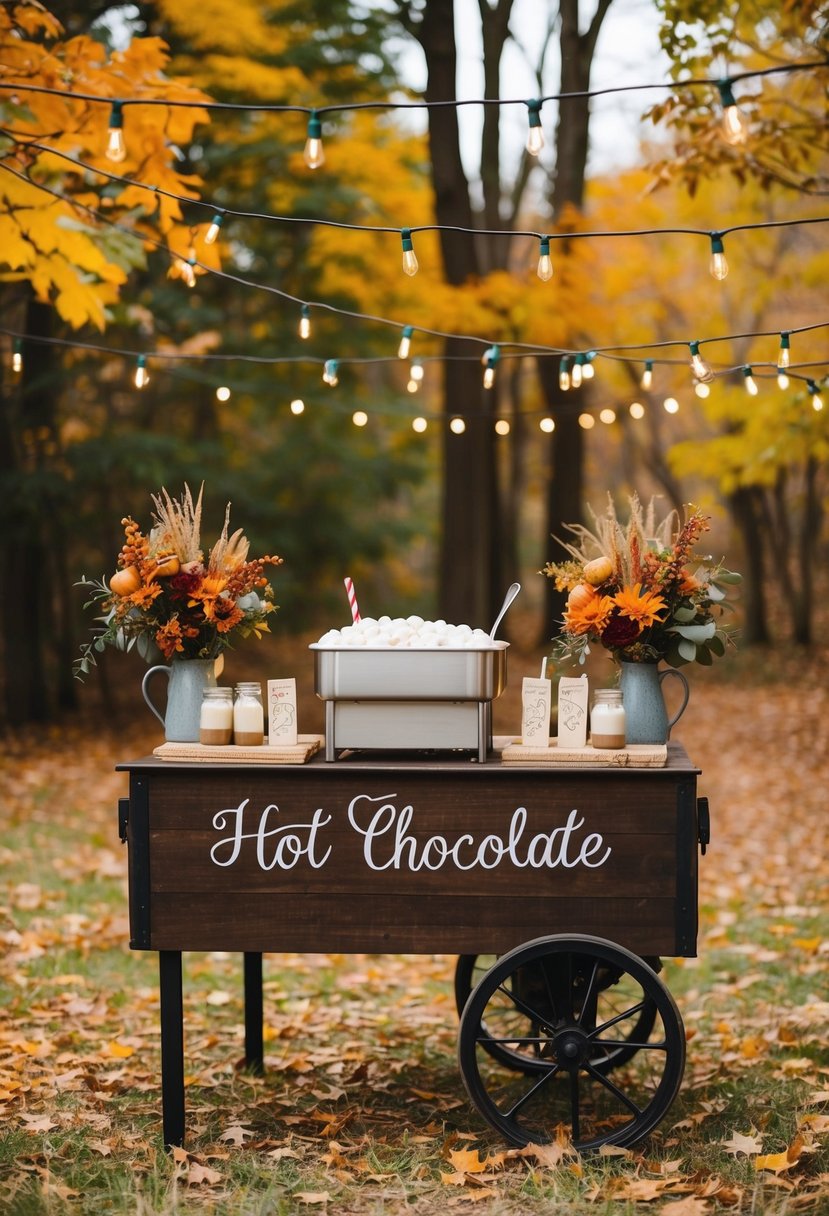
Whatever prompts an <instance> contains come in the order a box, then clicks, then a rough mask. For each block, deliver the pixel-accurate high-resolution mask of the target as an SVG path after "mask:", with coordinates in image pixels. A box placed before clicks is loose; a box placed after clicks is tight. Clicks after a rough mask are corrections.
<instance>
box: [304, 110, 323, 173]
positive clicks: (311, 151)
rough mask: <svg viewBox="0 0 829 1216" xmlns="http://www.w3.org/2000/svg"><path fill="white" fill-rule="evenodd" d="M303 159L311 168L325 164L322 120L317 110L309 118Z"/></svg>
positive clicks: (317, 167)
mask: <svg viewBox="0 0 829 1216" xmlns="http://www.w3.org/2000/svg"><path fill="white" fill-rule="evenodd" d="M302 157H303V160H304V161H305V163H306V165H307V166H308V168H309V169H319V167H320V166H321V165H324V164H325V149H324V148H323V146H322V122H321V121H320V116H319V114H318V113H317V111H316V110H312V111H311V113H310V115H309V118H308V137H307V139H306V140H305V151H304V152H303V154H302Z"/></svg>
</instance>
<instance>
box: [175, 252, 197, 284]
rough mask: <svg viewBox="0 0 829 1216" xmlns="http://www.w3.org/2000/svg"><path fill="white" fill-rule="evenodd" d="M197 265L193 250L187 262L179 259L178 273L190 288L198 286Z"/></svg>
mask: <svg viewBox="0 0 829 1216" xmlns="http://www.w3.org/2000/svg"><path fill="white" fill-rule="evenodd" d="M195 263H196V258H195V255H194V254H193V252H192V250H191V252H190V256H189V257H188V259H187V261H186V262H185V260H184V258H179V260H178V272H179V274H180V275H181V277H182V279H183V280H184V282H185V284H186V285H187V286H188V287H195V286H196V270H195Z"/></svg>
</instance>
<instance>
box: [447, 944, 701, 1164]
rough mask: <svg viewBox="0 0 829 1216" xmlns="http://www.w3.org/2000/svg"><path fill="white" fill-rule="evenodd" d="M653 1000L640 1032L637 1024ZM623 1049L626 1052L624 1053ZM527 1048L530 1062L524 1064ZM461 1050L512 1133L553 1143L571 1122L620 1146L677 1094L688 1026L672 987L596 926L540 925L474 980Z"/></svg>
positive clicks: (496, 1120) (485, 1104)
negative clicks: (563, 931) (544, 928)
mask: <svg viewBox="0 0 829 1216" xmlns="http://www.w3.org/2000/svg"><path fill="white" fill-rule="evenodd" d="M608 976H613V977H615V978H614V979H610V981H609V983H608V985H607V987H602V984H603V983H604V982H605V980H606V979H607V977H608ZM651 1007H652V1013H653V1019H652V1021H650V1024H649V1025H647V1028H646V1030H645V1031H644V1033H643V1034H642V1037H641V1038H636V1039H634V1037H633V1035H632V1033H630V1029H631V1028H633V1027H635V1026H637V1025H639V1024H640V1018H641V1017H642V1014H643V1012H644V1011H646V1010H649V1009H650V1008H651ZM646 1021H647V1019H646ZM516 1025H518V1026H519V1027H521V1028H523V1033H522V1034H520V1035H518V1034H516ZM495 1048H498V1049H499V1054H498V1055H496V1053H495V1050H494V1049H495ZM501 1051H502V1052H503V1053H504V1056H503V1057H502V1056H501V1055H500V1052H501ZM617 1051H624V1052H626V1053H627V1056H626V1058H625V1062H624V1065H622V1064H621V1063H619V1062H618V1061H617V1060H614V1057H613V1053H614V1052H617ZM519 1055H520V1056H521V1057H522V1058H524V1056H526V1058H527V1059H528V1060H529V1061H531V1063H532V1067H527V1066H526V1065H523V1064H521V1065H520V1072H519V1068H518V1066H516V1063H515V1057H517V1056H519ZM609 1060H612V1061H613V1063H612V1064H610V1065H608V1061H609ZM458 1061H459V1065H460V1071H461V1076H462V1078H463V1082H464V1085H465V1086H466V1089H467V1092H468V1093H469V1096H470V1098H471V1099H472V1101H473V1102H474V1104H475V1105H476V1106H477V1108H478V1110H479V1111H480V1112H481V1114H482V1115H483V1117H484V1118H485V1119H486V1120H487V1122H488V1123H490V1124H491V1125H492V1126H493V1127H494V1128H495V1129H496V1131H498V1132H500V1133H501V1135H503V1136H504V1137H505V1138H506V1139H507V1140H510V1141H512V1143H514V1144H521V1145H524V1144H530V1143H536V1144H539V1143H545V1142H547V1141H549V1140H551V1139H553V1138H554V1137H555V1134H556V1130H557V1129H558V1128H559V1127H560V1126H562V1125H563V1126H564V1127H565V1128H566V1129H567V1131H568V1132H569V1134H570V1136H571V1138H572V1141H573V1144H574V1145H575V1146H576V1147H577V1148H579V1149H581V1150H587V1149H595V1148H599V1147H600V1146H601V1145H602V1144H617V1145H620V1146H624V1145H628V1144H633V1143H634V1142H635V1141H637V1140H640V1139H641V1138H642V1137H643V1136H645V1135H647V1133H648V1132H649V1131H651V1130H652V1129H653V1128H654V1127H656V1125H657V1123H658V1122H659V1121H660V1119H662V1117H663V1116H664V1115H665V1113H666V1112H667V1110H668V1108H669V1107H670V1105H671V1103H672V1102H673V1100H674V1098H675V1097H676V1094H677V1091H678V1090H679V1086H680V1082H681V1081H682V1073H683V1070H684V1067H685V1031H684V1027H683V1025H682V1018H681V1017H680V1014H679V1010H678V1009H677V1007H676V1004H675V1003H674V1000H673V997H672V996H671V994H670V993H669V992H668V989H667V988H666V987H665V985H664V984H663V983H662V981H661V980H660V979H659V977H658V976H657V975H656V973H655V972H654V971H653V970H652V969H651V968H650V967H649V966H648V965H647V963H645V962H643V960H642V959H640V958H638V957H637V956H636V955H635V954H631V952H630V951H629V950H625V949H624V948H623V947H622V946H617V945H615V944H614V943H613V942H609V941H605V940H604V939H603V938H599V937H587V936H582V935H570V936H563V935H562V936H554V937H541V938H537V939H536V940H535V941H532V942H527V943H526V944H525V945H523V946H518V947H517V948H516V949H515V950H511V951H510V952H509V953H508V954H505V955H503V957H501V958H500V959H498V961H497V962H496V963H495V964H494V965H493V966H492V967H491V968H490V970H489V971H488V972H487V973H486V974H485V976H484V977H483V979H482V980H481V981H480V982H479V983H478V985H477V986H476V988H475V989H474V991H473V992H472V994H471V995H470V997H469V1000H468V1001H467V1003H466V1006H465V1008H464V1011H463V1015H462V1017H461V1025H460V1032H459V1037H458ZM597 1061H603V1062H604V1065H605V1066H604V1067H600V1066H599V1065H598V1063H597ZM610 1067H612V1068H614V1070H615V1071H614V1076H613V1079H611V1078H610V1076H609V1075H608V1072H609V1070H610ZM522 1074H523V1075H522Z"/></svg>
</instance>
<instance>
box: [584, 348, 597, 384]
mask: <svg viewBox="0 0 829 1216" xmlns="http://www.w3.org/2000/svg"><path fill="white" fill-rule="evenodd" d="M595 358H596V352H595V351H594V350H589V351H588V352H587V354H586V355H585V356H584V367H583V368H582V369H581V375H582V379H583V380H592V379H593V377H594V376H595V374H596V369H595V367H594V366H593V360H594V359H595Z"/></svg>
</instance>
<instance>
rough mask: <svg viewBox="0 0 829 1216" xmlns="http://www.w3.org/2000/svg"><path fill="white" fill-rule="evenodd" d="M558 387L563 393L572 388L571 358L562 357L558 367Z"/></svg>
mask: <svg viewBox="0 0 829 1216" xmlns="http://www.w3.org/2000/svg"><path fill="white" fill-rule="evenodd" d="M558 387H559V388H560V389H561V391H562V392H563V393H566V392H567V391H568V389H569V388H570V356H569V355H562V356H561V362H560V363H559V365H558Z"/></svg>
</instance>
